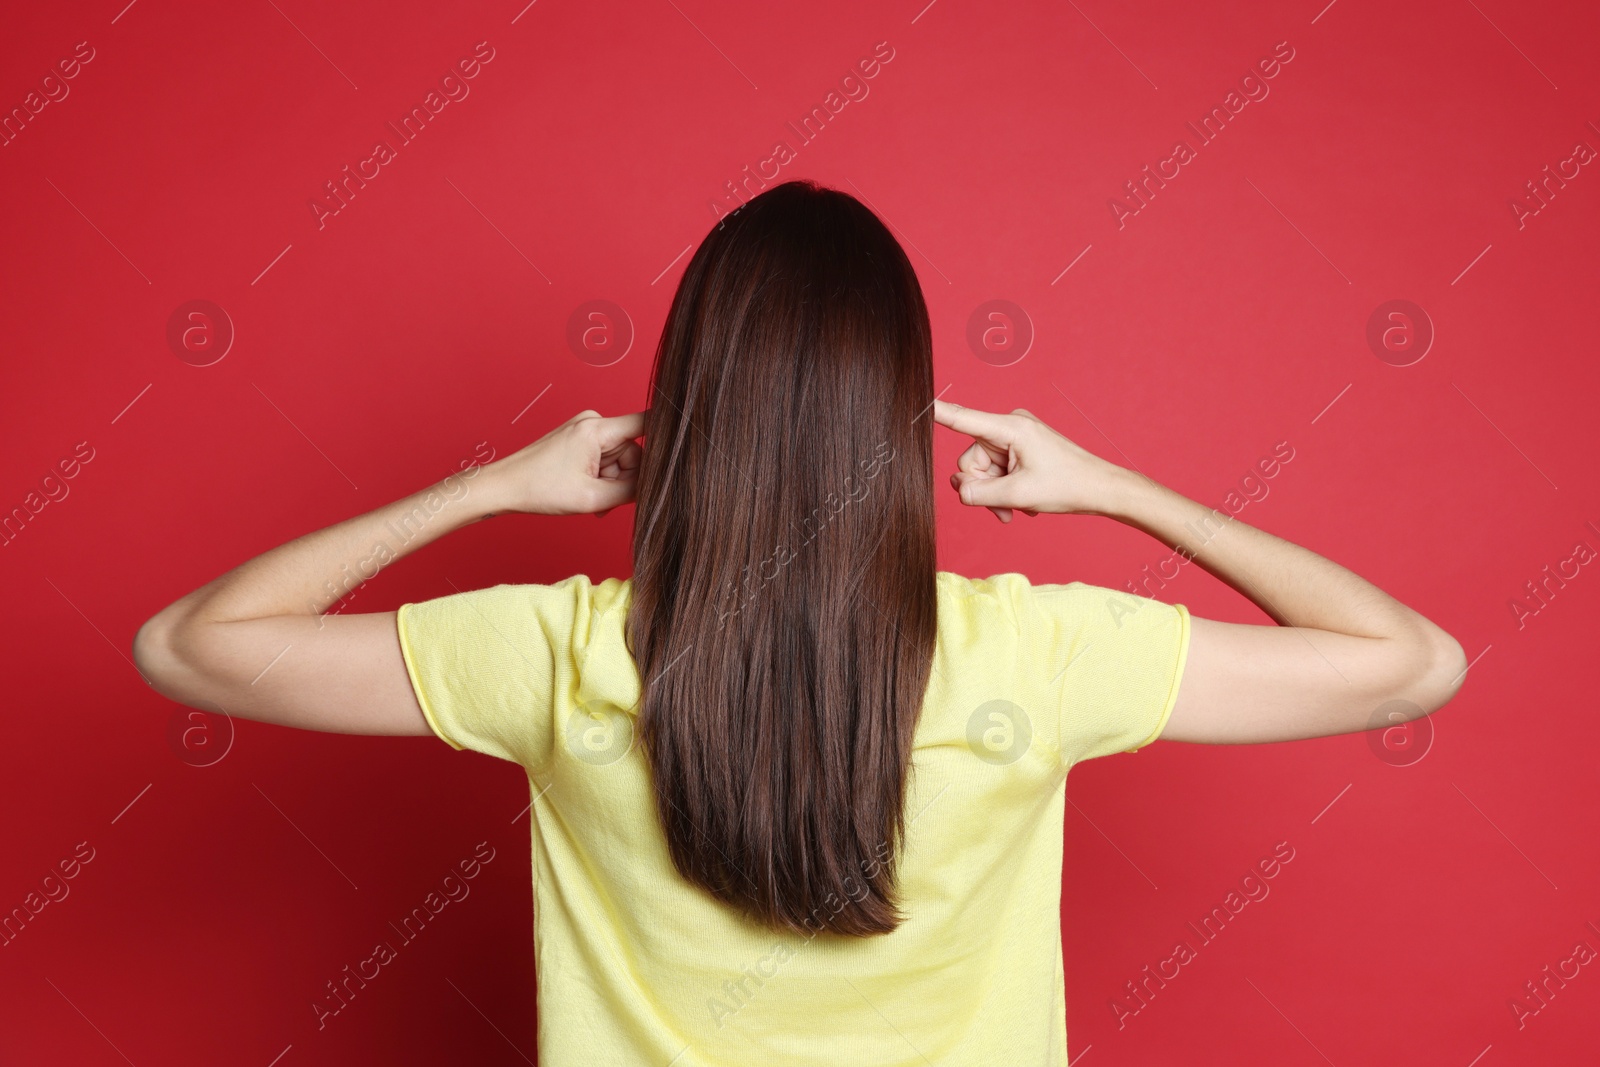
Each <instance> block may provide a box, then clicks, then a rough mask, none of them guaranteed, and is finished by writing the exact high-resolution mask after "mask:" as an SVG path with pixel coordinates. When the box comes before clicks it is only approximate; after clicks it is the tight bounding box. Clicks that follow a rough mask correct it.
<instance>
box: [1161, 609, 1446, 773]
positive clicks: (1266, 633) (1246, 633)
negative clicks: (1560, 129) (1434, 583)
mask: <svg viewBox="0 0 1600 1067" xmlns="http://www.w3.org/2000/svg"><path fill="white" fill-rule="evenodd" d="M1464 674H1465V662H1464V657H1462V655H1461V647H1460V645H1458V644H1456V642H1455V641H1454V640H1453V639H1452V638H1450V637H1449V635H1448V634H1445V633H1444V632H1443V631H1442V630H1438V629H1437V627H1435V628H1433V629H1432V630H1420V629H1419V630H1418V631H1417V632H1416V633H1415V634H1414V635H1412V636H1410V637H1406V638H1400V637H1390V638H1376V637H1355V636H1352V635H1349V634H1341V633H1334V632H1331V631H1328V630H1318V629H1312V628H1309V627H1297V626H1257V625H1246V624H1239V623H1227V622H1217V621H1215V620H1212V619H1201V618H1192V619H1191V620H1190V639H1189V654H1188V659H1187V662H1186V663H1185V666H1184V672H1183V680H1182V683H1181V684H1180V686H1179V688H1178V696H1177V700H1176V701H1175V703H1174V704H1173V708H1172V713H1171V715H1170V716H1169V717H1168V720H1167V723H1166V727H1165V729H1164V730H1163V731H1162V733H1161V737H1162V738H1163V739H1164V740H1168V741H1196V742H1206V743H1211V744H1249V743H1257V742H1266V741H1293V740H1298V739H1300V738H1307V737H1324V736H1327V735H1329V734H1342V733H1354V732H1358V731H1361V730H1366V729H1369V728H1371V727H1374V726H1378V725H1386V724H1388V723H1390V722H1394V721H1399V720H1398V719H1396V718H1395V717H1394V716H1393V712H1394V711H1396V710H1399V711H1400V712H1401V713H1402V717H1403V718H1406V719H1410V718H1416V717H1418V716H1420V715H1424V714H1427V713H1428V712H1431V711H1434V710H1436V709H1437V708H1439V707H1441V706H1443V705H1444V704H1445V703H1446V702H1448V701H1449V699H1450V697H1451V696H1453V695H1454V694H1455V691H1456V689H1457V688H1459V687H1460V684H1461V679H1462V677H1463V676H1464ZM1391 701H1404V702H1405V704H1394V705H1390V702H1391ZM1386 705H1389V706H1386ZM1407 705H1409V706H1407ZM1380 709H1382V710H1381V711H1380Z"/></svg>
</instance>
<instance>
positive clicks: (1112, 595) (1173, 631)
mask: <svg viewBox="0 0 1600 1067" xmlns="http://www.w3.org/2000/svg"><path fill="white" fill-rule="evenodd" d="M1020 595H1021V597H1022V599H1023V603H1021V604H1019V605H1018V608H1019V612H1020V614H1021V622H1022V625H1021V626H1020V629H1021V635H1022V639H1023V641H1024V644H1025V646H1027V647H1026V649H1025V651H1026V654H1027V656H1028V658H1029V659H1030V660H1032V661H1035V662H1037V663H1039V665H1040V666H1042V667H1043V668H1044V670H1045V671H1046V672H1048V675H1047V676H1048V677H1049V681H1048V682H1047V683H1046V684H1047V689H1046V692H1045V694H1044V700H1045V701H1047V702H1048V703H1049V704H1050V706H1053V707H1055V708H1056V709H1057V710H1058V712H1059V719H1058V722H1059V731H1060V732H1059V736H1058V740H1057V744H1058V748H1057V751H1058V752H1059V753H1060V754H1061V758H1062V761H1063V762H1064V763H1065V765H1067V766H1069V767H1070V766H1071V765H1072V764H1074V763H1078V762H1081V761H1083V760H1087V759H1094V758H1096V757H1098V756H1109V755H1111V754H1113V753H1117V752H1136V751H1138V750H1139V749H1141V748H1143V747H1144V746H1145V745H1148V744H1149V743H1150V742H1152V741H1154V740H1155V739H1156V738H1157V737H1159V736H1160V735H1161V731H1162V730H1163V729H1165V727H1166V725H1167V719H1168V718H1169V717H1170V716H1171V715H1172V706H1173V704H1174V703H1176V701H1177V699H1178V687H1179V684H1180V683H1181V682H1182V680H1183V666H1184V661H1185V660H1186V659H1187V658H1188V653H1189V611H1188V609H1187V608H1186V607H1184V606H1183V605H1182V604H1167V603H1163V602H1162V601H1159V600H1151V599H1148V598H1146V597H1141V596H1136V595H1134V594H1132V593H1123V592H1118V591H1117V590H1114V589H1107V588H1103V587H1101V586H1095V585H1086V584H1084V583H1082V582H1071V583H1068V584H1066V585H1032V586H1028V587H1026V588H1024V589H1022V590H1021V591H1020Z"/></svg>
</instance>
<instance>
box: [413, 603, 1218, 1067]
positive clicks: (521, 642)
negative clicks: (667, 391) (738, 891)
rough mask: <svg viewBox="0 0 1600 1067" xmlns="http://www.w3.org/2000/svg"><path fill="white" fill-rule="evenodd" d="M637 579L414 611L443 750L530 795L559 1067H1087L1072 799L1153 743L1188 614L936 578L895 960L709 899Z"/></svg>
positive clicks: (420, 672) (544, 1032) (416, 668)
mask: <svg viewBox="0 0 1600 1067" xmlns="http://www.w3.org/2000/svg"><path fill="white" fill-rule="evenodd" d="M631 590H632V582H631V580H624V579H617V578H608V579H606V580H604V581H602V582H599V583H598V584H596V583H592V582H591V581H590V580H589V579H588V578H587V577H585V576H583V575H578V576H575V577H573V578H569V579H566V580H565V581H562V582H558V583H555V584H553V585H497V586H494V587H492V588H488V589H481V590H475V591H472V592H465V593H458V594H455V595H452V596H445V597H440V598H438V599H435V600H428V601H423V602H420V603H412V604H406V605H404V606H402V607H401V608H400V610H399V613H398V631H399V638H400V644H401V649H402V652H403V654H404V656H405V662H406V668H407V670H408V671H409V673H410V677H411V683H412V686H413V688H414V689H415V690H416V694H417V700H418V702H419V703H420V704H421V705H422V710H423V713H424V714H425V715H426V717H427V720H428V724H429V726H431V727H432V729H433V730H434V732H435V733H437V734H438V735H439V736H440V737H441V738H442V739H443V740H444V741H446V742H448V743H449V744H450V745H451V746H453V747H455V748H458V749H471V750H473V751H476V752H481V753H485V754H487V755H490V756H496V757H498V758H500V759H505V760H510V761H512V762H514V763H517V764H519V765H521V766H522V767H523V768H524V770H525V771H526V773H527V776H528V785H529V791H530V796H532V797H533V798H534V800H533V804H532V807H531V809H530V813H529V814H530V819H529V821H530V823H531V826H532V836H533V841H532V857H533V888H534V959H535V967H536V971H537V981H538V1009H539V1025H538V1034H539V1036H538V1041H539V1062H540V1063H541V1064H545V1065H549V1067H568V1065H574V1064H605V1065H615V1067H634V1065H640V1067H643V1065H652V1067H667V1065H669V1064H670V1065H671V1067H724V1065H739V1067H744V1065H748V1064H783V1065H787V1064H796V1065H799V1064H827V1065H829V1067H835V1065H841V1064H873V1065H876V1067H894V1065H905V1067H927V1065H929V1064H933V1065H937V1067H962V1065H968V1064H973V1065H976V1064H1012V1065H1018V1067H1020V1065H1024V1064H1026V1065H1029V1067H1034V1065H1065V1064H1066V1063H1067V1034H1066V992H1065V983H1064V977H1063V959H1062V951H1061V929H1060V918H1061V874H1062V867H1061V863H1062V839H1063V818H1064V809H1065V798H1066V790H1065V779H1066V775H1067V772H1068V770H1069V769H1070V768H1071V766H1072V765H1073V764H1075V763H1078V762H1081V761H1083V760H1087V759H1093V758H1095V757H1097V756H1105V755H1110V754H1112V753H1118V752H1131V751H1135V750H1137V749H1138V748H1141V747H1143V746H1144V745H1146V744H1148V743H1149V742H1151V741H1153V740H1155V739H1156V737H1157V736H1158V735H1159V734H1160V733H1161V730H1162V728H1163V727H1164V726H1165V725H1166V722H1167V719H1168V716H1169V715H1170V714H1171V711H1172V706H1173V703H1174V701H1175V700H1176V698H1177V693H1178V686H1179V682H1180V680H1181V678H1182V675H1183V665H1184V660H1185V658H1186V656H1187V653H1188V647H1189V613H1188V611H1187V610H1186V609H1185V608H1184V606H1183V605H1181V604H1166V603H1163V602H1161V601H1157V600H1150V599H1146V598H1143V597H1139V596H1135V595H1133V594H1130V593H1123V592H1118V591H1115V590H1111V589H1107V588H1102V587H1099V586H1093V585H1086V584H1083V583H1081V582H1073V583H1069V584H1066V585H1043V584H1040V585H1035V584H1032V583H1030V582H1029V581H1028V579H1027V578H1026V577H1025V576H1023V575H1021V574H1015V573H1005V574H997V575H994V576H992V577H989V578H985V579H969V578H965V577H962V576H960V575H957V574H954V573H951V572H948V571H940V572H938V640H937V644H936V648H935V652H934V658H933V669H932V671H931V677H930V679H929V685H928V692H927V696H926V699H925V701H924V704H923V707H922V710H921V715H920V718H919V719H918V723H917V727H916V732H915V735H914V748H913V753H912V764H911V765H912V772H911V776H910V778H909V780H908V786H907V790H906V797H905V805H906V808H905V811H906V822H907V835H906V840H905V843H904V846H903V848H902V851H901V853H900V854H899V856H898V858H897V883H898V886H899V890H900V894H901V911H902V914H904V915H906V916H908V918H907V919H906V920H905V921H904V922H903V923H902V924H901V925H900V926H899V927H898V928H897V929H896V930H895V931H894V932H892V933H889V934H885V935H880V936H876V937H871V938H865V939H860V938H846V937H840V936H837V935H833V934H828V933H822V934H816V935H804V934H789V933H784V932H781V931H775V930H772V929H768V928H765V927H762V926H761V925H759V924H757V923H755V922H753V921H752V920H749V919H747V918H745V917H743V916H742V915H741V914H739V913H737V912H736V911H735V910H734V909H732V908H731V907H729V906H728V905H726V904H723V903H722V902H720V901H718V900H716V899H715V898H714V897H712V896H711V895H710V894H708V893H706V892H705V891H704V890H702V889H700V888H698V887H696V886H694V885H692V884H690V883H688V882H687V881H685V880H684V879H683V878H682V877H681V876H680V875H679V874H678V873H677V871H676V870H675V868H674V867H673V864H672V860H671V857H670V855H669V853H668V849H667V841H666V837H665V835H664V832H663V830H662V828H661V824H660V821H659V818H658V816H657V813H656V807H655V799H654V795H653V793H652V790H651V778H650V772H649V765H648V763H647V760H646V758H645V754H644V752H643V751H642V748H641V746H640V745H638V744H636V743H635V738H634V725H635V722H636V717H637V714H638V703H639V698H640V693H641V685H640V677H639V673H638V668H637V665H636V664H635V662H634V660H633V657H632V655H631V654H630V653H629V652H628V649H627V646H626V644H625V642H624V636H623V629H624V623H625V620H626V618H627V612H628V604H629V599H630V595H631Z"/></svg>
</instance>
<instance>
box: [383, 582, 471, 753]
mask: <svg viewBox="0 0 1600 1067" xmlns="http://www.w3.org/2000/svg"><path fill="white" fill-rule="evenodd" d="M410 607H411V605H410V604H401V605H400V610H399V611H397V612H395V616H394V623H395V632H396V634H397V635H398V636H399V638H400V656H401V658H402V659H404V660H405V661H406V675H407V676H408V677H409V678H410V679H411V689H412V691H413V692H414V693H416V696H417V705H418V706H419V707H420V708H422V717H423V718H424V719H426V720H427V721H428V728H429V729H430V730H432V731H433V732H434V733H435V734H437V735H438V737H439V740H441V741H443V742H444V743H445V744H447V745H449V746H450V747H451V748H453V749H456V750H458V751H459V750H461V749H464V748H465V747H466V746H465V745H461V744H457V743H456V740H455V738H453V737H451V736H450V735H449V734H447V733H445V732H444V728H443V727H441V726H440V725H439V717H438V716H437V715H436V714H435V713H434V710H433V706H432V705H431V704H430V703H429V701H428V697H427V695H426V694H425V693H424V692H423V691H422V680H421V678H420V677H419V676H418V674H417V663H416V658H415V655H414V653H413V652H412V650H411V643H410V641H408V640H407V638H406V610H407V609H408V608H410Z"/></svg>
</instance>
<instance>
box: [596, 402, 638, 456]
mask: <svg viewBox="0 0 1600 1067" xmlns="http://www.w3.org/2000/svg"><path fill="white" fill-rule="evenodd" d="M643 435H644V412H642V411H635V412H633V413H631V414H628V415H612V416H611V417H609V418H603V419H601V420H600V441H601V447H602V448H615V447H616V446H617V445H620V444H622V443H623V442H624V441H632V440H633V439H634V438H636V437H641V436H643Z"/></svg>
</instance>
